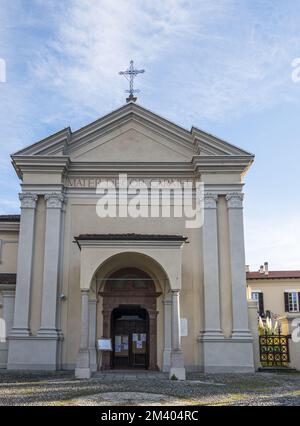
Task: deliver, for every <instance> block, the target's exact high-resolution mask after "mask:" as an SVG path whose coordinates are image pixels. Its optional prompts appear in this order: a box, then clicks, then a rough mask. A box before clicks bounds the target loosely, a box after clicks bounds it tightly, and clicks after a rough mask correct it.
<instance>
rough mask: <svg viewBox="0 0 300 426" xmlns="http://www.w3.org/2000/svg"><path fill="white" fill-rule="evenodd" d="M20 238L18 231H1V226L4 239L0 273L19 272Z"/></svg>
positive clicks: (0, 257) (0, 255) (1, 237)
mask: <svg viewBox="0 0 300 426" xmlns="http://www.w3.org/2000/svg"><path fill="white" fill-rule="evenodd" d="M0 225H1V224H0ZM18 239H19V236H18V232H14V231H9V232H8V231H1V226H0V240H2V244H1V254H0V273H16V272H17V257H18Z"/></svg>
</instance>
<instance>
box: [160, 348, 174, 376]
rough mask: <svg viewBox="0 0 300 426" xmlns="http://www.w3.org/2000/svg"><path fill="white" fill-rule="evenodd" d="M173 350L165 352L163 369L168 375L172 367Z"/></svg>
mask: <svg viewBox="0 0 300 426" xmlns="http://www.w3.org/2000/svg"><path fill="white" fill-rule="evenodd" d="M171 352H172V351H171V349H165V350H164V352H163V367H162V371H163V372H164V373H168V372H169V371H170V365H171Z"/></svg>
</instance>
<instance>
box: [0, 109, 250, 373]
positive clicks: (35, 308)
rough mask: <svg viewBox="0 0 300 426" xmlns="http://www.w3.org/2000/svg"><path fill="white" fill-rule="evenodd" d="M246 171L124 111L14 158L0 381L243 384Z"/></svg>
mask: <svg viewBox="0 0 300 426" xmlns="http://www.w3.org/2000/svg"><path fill="white" fill-rule="evenodd" d="M252 162H253V155H252V154H251V153H248V152H246V151H244V150H242V149H240V148H238V147H236V146H233V145H231V144H229V143H227V142H225V141H222V140H220V139H218V138H216V137H214V136H212V135H209V134H207V133H205V132H203V131H201V130H199V129H197V128H192V129H191V130H190V131H188V130H186V129H184V128H181V127H180V126H177V125H176V124H174V123H172V122H169V121H168V120H166V119H164V118H162V117H160V116H158V115H156V114H154V113H153V112H150V111H148V110H147V109H145V108H143V107H141V106H139V105H137V104H135V103H134V102H129V103H128V104H126V105H125V106H123V107H121V108H119V109H117V110H116V111H113V112H112V113H110V114H108V115H106V116H104V117H103V118H101V119H99V120H97V121H95V122H94V123H91V124H89V125H87V126H85V127H83V128H82V129H79V130H77V131H75V132H72V131H71V130H70V129H69V128H67V129H64V130H62V131H60V132H58V133H56V134H54V135H52V136H50V137H48V138H46V139H44V140H42V141H40V142H38V143H35V144H33V145H31V146H29V147H27V148H25V149H23V150H21V151H19V152H17V153H15V154H14V155H12V163H13V166H14V168H15V170H16V173H17V174H18V177H19V178H20V181H21V192H20V206H21V214H20V216H16V215H15V216H1V217H0V253H1V255H0V261H1V263H0V298H1V308H0V324H1V334H2V336H0V367H2V368H7V369H13V370H16V369H19V370H22V369H26V370H30V369H35V370H61V369H66V370H75V373H76V376H77V377H79V378H87V377H90V376H91V375H92V374H93V372H95V371H97V370H102V369H122V370H123V369H135V368H137V369H147V370H161V371H165V372H169V374H170V377H172V376H176V377H177V378H178V379H184V378H185V373H186V371H199V370H201V371H205V372H231V371H234V372H251V371H253V370H254V362H253V340H252V335H251V332H250V331H249V320H248V307H247V296H246V275H245V254H244V231H243V185H244V184H243V178H244V175H245V173H246V171H247V169H248V168H249V166H250V165H251V163H252ZM153 182H154V183H155V184H156V186H155V185H152V184H153ZM162 182H163V184H162V186H159V185H160V184H161V183H162ZM157 185H158V187H157ZM153 188H154V189H153ZM170 188H171V189H170ZM150 189H151V190H150ZM184 190H185V192H184ZM151 191H152V192H151ZM155 191H156V192H155ZM160 191H161V192H162V193H163V192H164V191H165V192H167V193H169V194H171V193H172V196H170V198H169V200H170V205H167V203H165V201H163V197H162V196H161V194H160ZM153 194H154V195H153ZM186 194H187V195H186ZM200 199H201V200H200ZM183 200H185V201H186V203H185V205H184V211H185V212H187V211H189V212H195V216H194V217H192V216H191V214H186V216H184V215H183V214H182V211H183V208H182V206H183V204H184V203H183ZM195 206H196V207H195ZM197 206H198V207H199V209H198V207H197ZM186 207H189V209H188V208H186ZM197 209H198V210H197ZM180 212H181V214H180ZM197 214H198V216H197ZM187 216H188V217H187Z"/></svg>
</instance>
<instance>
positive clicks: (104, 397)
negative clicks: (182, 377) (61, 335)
mask: <svg viewBox="0 0 300 426" xmlns="http://www.w3.org/2000/svg"><path fill="white" fill-rule="evenodd" d="M158 404H159V405H187V404H200V405H300V373H287V372H280V373H270V372H268V373H265V372H263V373H256V374H247V375H239V374H226V375H221V374H218V375H203V374H200V373H193V374H189V375H188V377H187V381H185V382H178V381H170V380H168V378H167V377H166V376H165V375H164V374H162V373H146V372H144V373H137V372H133V373H129V372H120V373H118V374H116V373H107V374H99V373H98V374H97V376H96V377H94V378H92V379H90V380H77V379H75V378H74V375H73V374H72V373H67V372H55V373H47V374H45V373H38V372H34V373H33V372H22V373H20V372H7V371H5V370H0V405H54V406H62V405H67V406H74V405H99V406H101V405H102V406H105V405H149V406H151V405H158Z"/></svg>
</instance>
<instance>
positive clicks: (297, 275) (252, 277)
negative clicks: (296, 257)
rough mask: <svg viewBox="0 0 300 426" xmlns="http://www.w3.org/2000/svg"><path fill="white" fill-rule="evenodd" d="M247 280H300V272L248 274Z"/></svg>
mask: <svg viewBox="0 0 300 426" xmlns="http://www.w3.org/2000/svg"><path fill="white" fill-rule="evenodd" d="M246 276H247V280H276V279H279V280H280V279H287V278H300V271H269V274H268V275H266V274H265V273H264V272H263V273H261V272H247V273H246Z"/></svg>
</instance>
